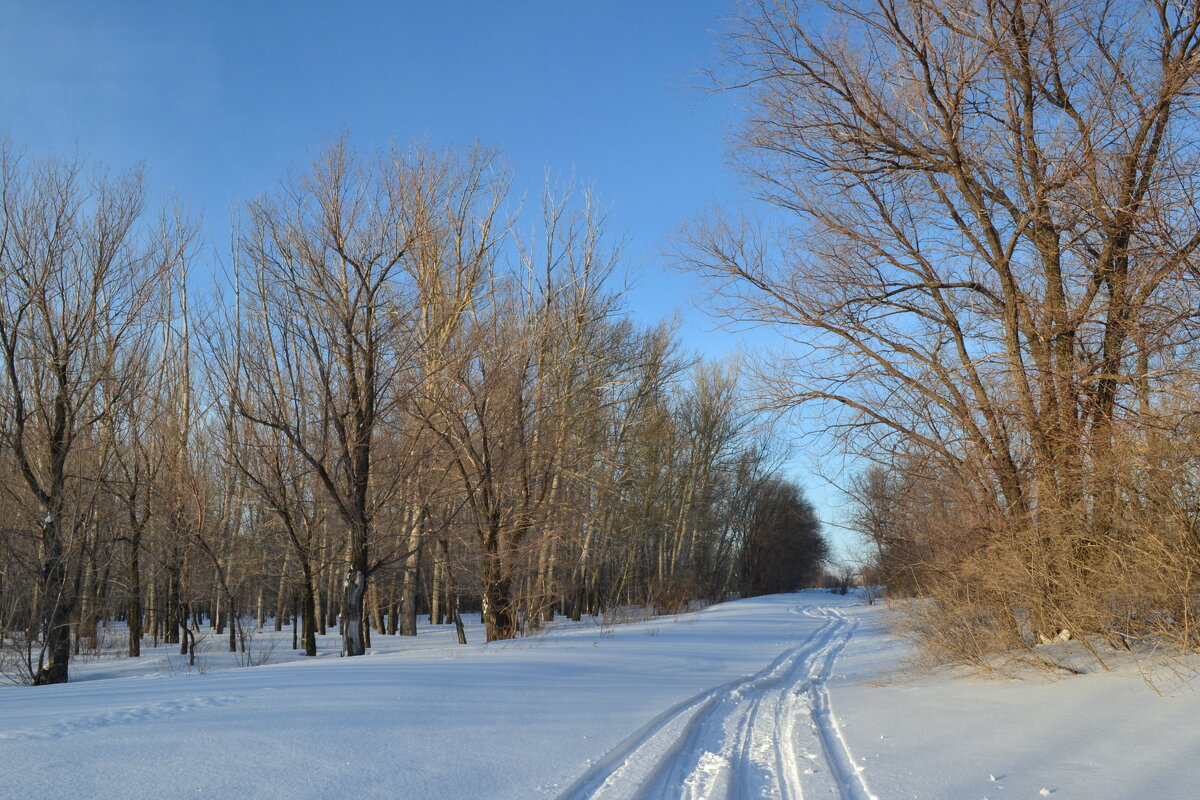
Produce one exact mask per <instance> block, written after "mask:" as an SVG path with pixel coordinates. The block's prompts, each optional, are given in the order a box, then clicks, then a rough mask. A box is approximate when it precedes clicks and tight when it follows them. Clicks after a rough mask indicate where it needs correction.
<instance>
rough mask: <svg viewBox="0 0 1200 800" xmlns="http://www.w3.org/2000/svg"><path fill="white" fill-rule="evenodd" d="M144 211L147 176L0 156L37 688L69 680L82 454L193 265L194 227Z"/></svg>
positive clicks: (8, 439)
mask: <svg viewBox="0 0 1200 800" xmlns="http://www.w3.org/2000/svg"><path fill="white" fill-rule="evenodd" d="M144 203H145V192H144V189H143V187H142V182H141V177H140V175H138V174H136V173H133V174H127V175H123V176H120V177H117V178H110V177H107V176H104V175H103V174H94V175H90V176H89V174H88V171H87V169H86V168H85V167H84V166H83V165H82V164H78V163H68V162H60V161H53V160H45V161H33V160H30V159H26V158H24V157H23V156H22V155H21V154H20V153H18V152H16V151H15V150H14V149H13V148H12V147H10V146H8V145H4V146H2V147H0V353H2V356H3V369H4V378H3V383H2V384H0V386H2V388H0V419H2V420H3V424H2V425H0V446H3V447H4V448H5V449H6V450H7V451H8V452H10V453H11V454H12V456H13V458H14V460H15V463H16V466H17V468H18V472H19V474H20V478H21V481H22V483H23V491H24V492H26V493H27V495H26V496H27V500H26V501H25V503H24V508H23V509H22V510H23V514H22V517H23V520H24V522H25V523H26V524H29V525H30V526H31V527H35V529H36V531H37V533H36V539H37V548H38V560H39V578H38V580H37V582H36V592H37V600H36V602H35V609H36V620H37V627H38V630H39V636H40V640H39V641H40V648H39V649H40V652H39V655H38V656H37V659H36V663H35V664H31V672H32V678H33V680H34V682H35V683H62V682H65V681H66V680H67V676H68V670H67V667H68V659H69V657H70V625H71V622H72V616H73V614H74V612H75V609H76V599H77V598H76V594H75V589H74V585H73V582H72V580H71V573H72V567H73V564H72V562H71V559H72V558H74V557H77V555H78V553H77V551H76V550H75V548H76V546H77V545H78V544H79V542H78V536H79V534H80V531H81V526H82V525H83V524H84V521H83V519H81V517H80V515H79V513H78V512H79V511H80V510H81V509H79V508H77V507H73V505H72V504H73V502H74V501H75V500H77V499H79V497H80V495H81V492H83V491H84V489H85V487H87V485H88V483H89V478H88V476H87V470H84V469H82V468H81V459H82V458H83V453H84V451H85V450H86V449H88V448H89V447H92V446H93V445H95V443H96V442H97V441H99V440H100V439H101V437H100V436H99V435H98V433H99V429H100V427H101V426H102V425H103V424H105V422H106V420H108V419H109V417H110V416H111V414H112V409H113V405H114V403H116V402H117V401H118V399H119V398H121V397H122V395H123V394H124V393H125V392H127V391H128V390H129V388H130V387H129V383H128V381H127V377H128V372H127V371H126V370H125V366H126V365H127V364H129V363H132V362H135V361H137V360H138V359H140V358H143V357H144V355H145V351H146V348H147V347H148V346H149V343H150V341H151V338H152V336H151V334H152V332H153V330H154V328H155V325H156V323H157V311H158V309H157V307H156V303H157V301H158V299H159V296H160V294H161V285H162V283H163V281H164V280H165V279H166V276H168V275H169V274H170V272H171V270H173V269H174V268H175V267H177V266H178V265H179V264H180V263H181V261H182V260H184V259H185V258H186V257H187V251H188V241H189V237H190V231H189V230H188V229H187V228H186V226H181V225H179V224H177V220H171V219H169V218H166V219H165V221H164V223H163V224H162V225H161V226H159V227H158V228H157V229H155V228H153V227H151V228H150V229H147V227H146V226H145V225H144V224H143V223H142V216H143V208H144ZM93 469H94V465H93ZM92 474H93V475H94V474H95V473H94V472H93V473H92ZM93 488H94V487H93Z"/></svg>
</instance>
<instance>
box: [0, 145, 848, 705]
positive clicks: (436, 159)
mask: <svg viewBox="0 0 1200 800" xmlns="http://www.w3.org/2000/svg"><path fill="white" fill-rule="evenodd" d="M510 189H511V180H510V178H509V171H508V169H507V167H506V165H505V164H504V161H503V159H502V158H501V157H500V156H499V155H498V154H497V153H494V152H491V151H489V150H486V149H484V148H483V147H474V148H465V149H452V150H446V151H435V150H433V149H431V148H428V147H424V146H411V147H398V146H397V147H392V148H389V149H385V150H380V151H377V152H357V151H356V150H355V149H354V148H353V147H352V146H351V145H350V144H349V142H348V141H347V139H346V138H345V137H343V138H340V139H336V140H333V141H331V142H330V143H328V145H327V146H326V147H325V148H324V149H323V150H321V151H320V153H319V155H317V156H316V157H315V158H314V159H313V160H312V163H311V164H310V165H309V167H308V169H307V170H305V171H302V172H298V173H296V174H292V175H289V176H287V177H285V178H284V179H282V180H281V181H280V182H279V184H278V185H277V186H276V187H274V188H272V189H269V190H268V191H266V192H265V193H264V194H262V195H261V196H260V197H258V198H257V199H255V200H253V201H251V202H250V203H248V204H246V206H245V207H244V209H242V210H241V211H240V212H239V214H238V215H237V217H236V219H235V224H234V231H235V233H234V237H233V241H232V242H231V244H230V248H229V253H228V254H225V255H224V256H223V257H222V258H220V259H216V260H213V259H211V252H210V251H209V250H207V249H206V248H204V247H202V246H201V242H202V237H203V235H204V234H203V231H202V230H201V229H200V227H199V225H198V224H197V223H196V222H195V221H194V220H192V219H190V218H189V217H188V215H187V214H186V212H184V211H183V210H181V209H180V208H179V207H178V206H172V205H168V206H164V207H157V208H155V207H152V204H151V203H150V201H149V199H148V190H147V188H146V185H145V181H144V179H143V176H142V175H141V174H140V173H137V172H133V173H127V174H121V175H116V176H112V175H110V174H109V173H107V172H106V171H104V170H103V169H101V168H99V167H97V166H95V165H91V164H87V163H84V162H81V161H66V160H61V159H55V158H50V157H32V156H29V155H28V154H27V153H25V152H23V151H22V150H21V149H19V148H17V147H16V146H14V145H12V144H6V145H4V147H3V149H2V150H0V354H2V358H0V363H2V365H3V370H4V375H3V380H2V381H0V516H2V518H3V520H4V527H3V538H2V542H3V545H2V548H0V632H2V635H3V655H2V656H0V658H2V659H3V660H2V663H0V668H2V669H3V672H4V674H5V676H6V677H8V678H10V679H12V680H16V681H19V682H28V683H34V684H48V683H62V682H65V681H66V680H67V679H68V677H69V663H70V659H71V657H72V655H78V654H79V653H81V652H84V653H87V652H88V651H89V650H90V649H94V648H95V647H96V646H97V637H98V630H100V629H101V628H103V627H106V626H108V625H110V624H113V623H123V624H124V625H125V627H126V628H127V630H128V645H127V648H126V652H127V654H128V655H129V656H131V657H136V656H138V655H139V653H140V649H141V647H142V643H143V642H145V641H149V642H152V643H153V644H154V645H155V646H157V645H158V643H159V642H167V643H178V644H179V646H180V652H181V653H189V651H190V653H191V655H192V656H193V657H194V653H195V642H196V634H197V632H198V631H200V629H201V626H205V629H206V630H210V631H215V634H216V635H218V636H227V637H228V647H229V649H230V650H231V651H232V650H235V649H236V648H238V647H242V648H244V647H245V642H246V638H247V637H246V630H247V628H251V629H252V628H254V627H255V626H259V627H260V626H262V625H264V624H271V623H273V624H274V625H275V627H276V629H277V630H278V629H279V628H280V626H281V625H282V624H283V623H284V622H285V621H287V620H297V621H299V629H300V632H299V636H298V637H297V638H298V640H297V642H296V646H297V647H300V648H302V649H303V650H304V651H305V652H306V653H307V654H308V655H316V649H317V639H316V636H317V634H318V633H321V634H324V633H325V632H326V630H327V629H335V630H337V631H339V632H340V635H341V641H342V653H343V654H344V655H347V656H354V655H361V654H363V653H364V652H365V651H366V649H367V648H368V647H369V646H370V641H371V637H372V635H375V636H386V635H399V636H415V635H416V617H417V615H418V614H423V615H424V614H427V615H429V617H430V619H431V621H432V622H434V623H435V624H448V625H449V624H456V625H457V626H458V630H459V635H460V641H461V640H463V639H462V631H463V628H462V622H461V617H460V611H462V610H468V609H469V610H471V611H475V612H481V613H482V617H483V621H484V625H485V628H486V634H487V639H488V640H489V641H491V640H497V639H507V638H511V637H515V636H519V635H522V634H523V633H526V632H529V631H531V630H535V629H537V628H538V626H539V625H540V624H542V623H543V622H544V621H547V620H551V619H553V618H554V616H555V615H556V614H562V615H567V616H569V617H571V618H573V619H576V620H578V619H579V618H580V616H581V615H596V614H599V613H601V611H603V610H605V609H609V608H616V607H622V606H635V605H636V606H641V607H644V608H648V609H655V610H658V611H673V610H678V609H682V608H686V607H687V606H688V604H689V603H691V602H694V601H697V600H704V599H708V600H719V599H722V598H725V597H728V596H731V595H737V594H761V593H766V592H773V591H781V590H793V589H796V588H800V587H802V586H804V585H806V584H808V583H810V582H812V581H813V580H815V579H816V577H817V576H818V575H819V574H820V572H821V570H822V565H823V562H824V559H825V557H826V550H827V546H826V544H825V541H824V539H823V538H822V537H821V534H820V524H819V523H818V522H817V520H816V516H815V512H814V510H813V508H812V506H811V504H810V503H809V502H808V501H807V500H806V499H805V497H804V494H803V492H802V491H801V490H800V488H799V487H797V486H795V485H793V484H792V483H789V482H788V481H787V480H786V479H785V478H783V477H782V475H781V471H780V464H781V453H782V451H781V448H780V447H779V446H778V444H777V443H775V442H774V441H773V440H772V439H771V437H770V426H769V425H768V424H766V422H765V420H764V419H763V418H762V416H761V415H759V414H757V413H755V412H754V410H753V409H752V408H751V407H750V406H749V405H748V404H747V403H746V402H745V398H744V397H743V396H742V395H743V391H742V389H741V388H740V387H739V366H738V364H737V363H735V362H711V361H703V360H699V359H697V358H696V357H695V356H693V355H690V354H688V353H687V352H686V351H685V350H684V348H683V346H682V345H681V343H680V342H679V341H678V338H677V337H676V335H675V333H674V331H673V329H672V327H671V325H670V324H669V323H666V322H664V323H661V324H658V325H653V326H649V327H643V326H638V325H636V324H634V323H633V322H631V321H630V319H629V318H628V316H627V315H626V314H625V313H624V312H623V310H622V305H621V303H622V298H621V292H620V289H619V288H617V287H618V285H619V282H620V278H621V275H620V271H621V269H622V264H621V258H620V253H619V251H618V250H616V249H614V248H613V247H612V246H611V245H610V244H608V238H609V237H608V236H607V234H606V232H605V230H604V219H603V215H602V214H600V213H598V211H597V209H596V208H595V206H594V204H593V203H592V202H591V201H590V199H589V198H588V197H587V196H586V193H580V192H572V191H570V189H569V188H564V189H562V190H561V191H560V190H559V189H557V188H556V187H553V186H551V187H549V188H548V189H547V191H546V192H545V194H544V196H543V197H542V198H541V201H540V203H534V204H532V205H533V206H535V210H534V211H533V212H532V213H531V212H530V211H528V210H526V211H524V212H523V211H521V210H520V209H519V205H520V204H517V203H514V202H513V198H512V197H511V192H510ZM514 209H515V210H514ZM530 217H533V218H536V221H534V222H530V221H529V218H530ZM205 253H209V256H208V258H209V259H210V260H208V261H205V260H204V259H205V258H206V256H205V255H204V254H205ZM200 274H219V275H220V277H219V279H218V280H217V285H216V286H215V287H209V288H208V291H207V292H201V291H198V290H197V289H196V288H195V287H196V286H197V285H201V286H205V285H207V284H206V283H205V282H204V281H201V280H197V278H196V276H197V275H200Z"/></svg>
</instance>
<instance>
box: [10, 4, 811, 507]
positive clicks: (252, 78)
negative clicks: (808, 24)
mask: <svg viewBox="0 0 1200 800" xmlns="http://www.w3.org/2000/svg"><path fill="white" fill-rule="evenodd" d="M733 6H734V3H733V0H674V2H667V1H665V0H662V1H659V2H646V1H645V0H642V1H641V2H638V1H636V0H611V1H610V2H599V1H597V0H593V1H592V2H584V1H583V0H539V2H527V1H525V0H489V1H486V2H485V1H484V0H473V1H471V2H467V1H466V0H461V1H458V0H444V1H443V0H425V1H423V2H418V1H417V0H404V1H398V2H382V1H378V0H377V1H374V2H345V3H341V2H312V1H311V0H302V1H301V2H248V1H247V2H235V1H234V0H225V1H224V2H218V1H209V2H204V1H202V2H190V3H189V2H165V1H164V2H148V1H147V0H140V1H139V2H134V1H133V0H105V1H104V2H95V0H93V1H92V2H79V1H78V0H73V1H71V2H52V1H49V0H47V1H45V2H37V1H36V0H30V1H29V2H15V1H10V0H0V13H2V15H3V16H2V17H0V19H3V23H4V24H3V25H2V26H0V134H2V135H7V136H8V137H9V138H11V139H12V140H13V141H14V142H15V143H16V144H18V145H24V146H27V147H28V148H29V149H30V150H31V151H32V152H33V153H38V154H40V153H54V154H59V155H63V154H65V155H71V154H73V153H79V154H80V155H81V156H83V157H84V158H86V159H88V160H94V161H97V162H100V163H102V164H105V165H107V166H109V167H111V168H113V169H124V168H128V167H130V166H133V165H135V164H138V163H144V164H145V167H146V173H147V178H148V182H149V184H150V186H151V187H152V188H153V189H154V190H156V191H160V192H172V191H173V192H176V193H177V194H178V195H179V196H180V197H181V198H183V199H184V200H185V201H187V202H188V203H189V204H190V206H191V208H192V210H193V211H195V212H199V213H201V214H203V216H204V222H205V229H206V232H207V234H208V235H209V237H210V238H211V240H212V241H215V242H217V243H218V245H217V246H216V247H215V248H212V249H210V251H209V253H208V255H209V256H210V257H211V256H212V255H213V254H214V253H216V252H220V251H223V250H224V249H225V248H224V244H223V243H224V242H226V241H227V240H228V236H227V231H228V220H229V218H230V213H231V210H232V209H234V208H236V207H238V206H239V205H240V204H241V203H243V202H244V201H245V200H247V199H249V198H251V197H253V196H255V195H257V194H258V193H260V192H262V191H264V190H266V189H267V188H269V187H270V186H272V184H273V183H274V182H275V181H276V180H277V179H278V178H279V176H280V175H282V174H283V173H284V172H285V171H286V170H287V169H289V168H292V167H301V166H303V164H304V163H305V161H306V160H307V158H308V157H309V156H310V155H311V154H312V153H313V152H314V151H315V150H317V149H319V148H320V146H321V144H322V142H323V141H324V140H326V139H327V138H329V137H331V136H334V135H337V134H339V133H340V132H343V131H345V132H348V133H349V134H350V137H351V140H352V141H353V143H354V144H355V145H356V146H358V147H360V148H367V149H369V148H374V147H379V146H383V145H386V144H387V143H389V142H390V141H392V140H396V141H399V142H401V143H407V142H409V141H413V140H421V141H428V142H429V143H430V144H431V145H433V146H436V147H441V146H446V145H452V144H469V143H471V142H473V141H475V140H479V141H480V142H482V143H483V144H485V145H487V146H489V147H494V148H498V149H500V150H501V151H503V152H504V153H505V155H506V156H507V158H508V160H509V161H510V162H511V164H512V165H513V166H514V168H515V169H516V177H517V188H518V190H520V191H524V192H526V193H528V194H529V195H530V196H531V197H536V195H537V192H538V190H539V189H540V186H541V184H542V182H543V180H544V177H545V175H546V171H547V170H550V171H552V172H553V173H555V174H557V175H559V176H564V177H570V176H574V178H575V179H576V180H577V181H579V182H581V183H584V184H590V185H592V186H593V187H594V189H595V191H596V192H597V195H598V196H599V198H600V199H601V200H602V201H603V202H605V203H606V204H610V205H611V208H612V212H611V215H610V223H611V228H612V231H613V233H614V234H616V235H617V236H619V237H622V238H624V239H625V240H626V242H627V245H626V249H625V253H626V255H627V257H628V261H629V262H630V266H631V268H632V271H633V272H634V274H635V275H636V280H637V285H636V286H635V287H634V289H633V290H632V291H631V293H630V295H629V306H630V309H631V310H632V311H633V313H635V314H636V315H637V316H638V317H639V318H641V319H643V320H646V321H651V320H657V319H660V318H662V317H664V316H667V315H669V314H672V313H674V312H676V311H678V312H679V313H680V314H681V317H682V320H683V327H682V331H681V333H682V335H683V337H684V340H685V342H686V343H687V345H688V346H689V347H691V348H693V349H695V350H698V351H700V352H703V353H707V354H710V355H722V354H724V353H728V352H731V351H732V350H734V349H736V347H737V346H738V341H739V337H736V336H734V335H732V334H730V333H728V332H725V331H721V330H715V324H714V323H713V322H712V321H711V320H709V319H708V318H707V317H706V316H705V315H704V314H703V313H702V312H701V311H699V310H697V309H695V308H694V307H693V302H694V301H697V300H699V299H701V297H702V291H701V289H700V287H699V285H698V282H697V281H696V280H695V279H694V278H692V277H691V276H688V275H682V274H679V273H677V272H674V271H672V270H670V269H668V268H666V267H665V266H664V264H663V259H662V257H661V253H662V252H663V250H664V249H666V248H668V247H669V241H670V236H671V234H672V232H673V231H674V230H675V228H676V227H677V226H679V225H680V224H682V223H683V222H685V221H686V220H687V219H688V218H689V217H690V216H691V215H693V214H695V213H697V212H698V211H701V210H703V209H704V208H707V207H710V206H712V205H714V204H716V203H720V202H723V201H729V200H731V199H733V198H734V197H735V196H736V195H737V192H738V179H737V177H736V176H735V175H734V173H733V172H732V171H731V170H730V169H729V168H728V165H727V160H726V155H725V140H724V137H725V132H726V130H728V129H729V128H730V127H731V126H736V124H737V123H738V113H737V108H736V102H735V99H734V98H732V97H729V96H725V95H713V94H711V93H708V92H705V91H703V90H701V89H699V88H697V87H698V86H699V85H702V84H703V79H702V78H701V77H700V71H702V70H704V69H706V68H712V67H715V66H717V65H718V62H719V50H720V48H719V39H718V35H717V32H718V31H720V30H722V29H723V28H724V27H725V23H724V22H723V18H724V17H725V16H726V15H728V14H730V13H731V12H732V10H733ZM751 340H752V344H762V343H764V339H763V337H762V336H758V335H755V336H752V337H751ZM796 472H797V473H798V474H797V477H799V478H800V479H801V481H802V482H803V483H805V484H807V485H808V488H809V490H810V495H811V496H812V497H813V498H814V500H815V501H817V502H818V504H819V505H822V506H825V508H823V509H822V512H823V514H825V515H830V514H831V511H832V509H831V508H830V507H829V506H830V504H831V502H832V499H833V495H832V494H831V493H829V492H828V491H826V490H824V489H822V488H821V487H820V486H819V485H818V482H817V481H816V480H815V479H813V478H810V477H808V476H806V475H805V474H803V472H804V471H803V470H802V469H801V468H799V467H798V468H797V470H796Z"/></svg>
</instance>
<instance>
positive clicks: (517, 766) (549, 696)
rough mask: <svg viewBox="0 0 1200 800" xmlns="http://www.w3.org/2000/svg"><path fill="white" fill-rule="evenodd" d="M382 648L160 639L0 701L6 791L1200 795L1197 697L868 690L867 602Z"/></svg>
mask: <svg viewBox="0 0 1200 800" xmlns="http://www.w3.org/2000/svg"><path fill="white" fill-rule="evenodd" d="M274 636H276V634H273V633H272V632H269V631H268V632H265V633H262V634H259V636H258V638H257V639H256V642H255V644H256V645H257V647H258V648H259V651H258V652H259V655H260V656H261V655H262V654H263V653H265V652H267V651H268V650H269V649H270V645H269V641H270V640H271V639H272V638H273V637H274ZM468 636H470V637H471V641H472V642H479V641H481V639H482V635H481V631H480V630H479V629H478V628H472V629H470V630H469V631H468ZM211 644H213V645H219V643H217V642H211ZM323 644H328V645H329V646H330V648H331V649H332V648H333V647H336V645H334V644H333V640H332V639H328V640H326V641H325V642H323ZM374 644H375V645H376V648H375V650H374V651H372V652H371V653H370V654H369V655H367V656H364V657H362V658H354V659H343V658H337V657H336V654H330V655H325V656H322V657H318V658H316V659H303V658H302V657H295V656H293V655H292V653H291V651H290V635H287V636H286V640H285V641H281V642H280V643H279V644H277V645H276V646H275V649H274V651H273V652H271V654H270V656H271V657H270V661H269V663H267V664H266V665H264V666H258V667H254V668H250V669H226V668H225V667H229V666H234V662H233V660H232V659H231V658H230V657H229V656H228V655H225V654H220V653H219V652H216V651H213V652H210V653H208V654H206V655H202V656H201V657H200V658H201V665H202V667H203V672H197V671H192V672H190V673H189V672H188V671H187V670H186V668H185V667H184V666H183V664H182V661H181V660H180V658H179V657H178V656H167V655H166V653H167V652H168V648H160V650H159V651H155V652H154V653H152V654H148V655H147V656H144V657H143V658H141V659H115V658H106V659H99V660H95V661H91V662H80V663H78V664H73V665H72V674H73V677H74V678H75V679H76V680H77V682H73V683H71V684H68V685H66V686H57V687H37V688H34V687H4V688H0V797H2V798H9V797H12V798H42V797H64V796H67V797H72V798H122V799H125V798H156V799H157V798H161V797H205V798H226V797H229V798H288V800H297V799H298V798H341V797H346V798H361V797H369V798H376V797H378V798H383V797H386V798H414V799H422V798H428V799H429V800H434V799H436V798H446V799H447V800H460V799H464V800H465V799H469V798H481V799H482V798H512V800H530V799H536V798H539V797H545V798H562V800H587V799H591V800H617V798H678V797H690V798H760V797H761V798H785V799H787V800H797V798H825V797H833V798H843V799H844V800H866V798H879V800H888V799H889V798H945V800H960V799H962V800H969V799H971V798H976V799H977V798H983V797H988V798H993V800H995V799H996V798H1039V797H1053V798H1063V799H1065V798H1089V800H1097V799H1100V798H1192V797H1197V796H1200V788H1198V786H1197V783H1198V781H1197V779H1198V778H1200V768H1197V766H1196V763H1197V762H1196V756H1197V753H1198V752H1200V696H1198V695H1197V694H1196V693H1194V692H1192V691H1190V690H1186V689H1185V690H1184V691H1182V692H1181V693H1179V694H1176V695H1174V696H1159V695H1157V694H1155V693H1154V692H1153V691H1152V690H1151V689H1150V688H1149V687H1147V686H1146V684H1145V683H1144V682H1143V681H1142V680H1141V679H1140V677H1139V676H1138V674H1137V673H1136V671H1132V670H1131V671H1129V672H1124V673H1121V672H1118V673H1100V674H1092V675H1086V676H1082V677H1074V678H1070V679H1068V680H1060V681H1057V682H1052V681H1051V680H1049V679H1047V678H1045V677H1043V676H1029V677H1028V678H1027V679H1025V680H1015V681H1014V680H1009V681H987V680H980V679H962V678H953V677H951V676H949V675H946V674H936V675H927V676H921V677H918V678H915V679H911V680H907V679H906V680H902V681H887V682H884V683H882V684H881V683H880V682H879V681H878V679H879V678H880V677H881V676H887V675H888V674H889V673H891V672H892V670H894V668H895V665H896V663H897V661H898V659H900V658H901V657H903V656H904V655H905V652H906V651H905V645H903V644H902V643H900V642H898V641H897V640H896V639H894V638H892V637H891V636H889V635H888V634H887V633H886V630H885V628H884V626H883V624H882V619H881V615H880V608H879V607H878V606H875V607H868V606H865V605H861V604H859V603H858V601H857V600H856V599H855V598H853V597H850V598H843V597H838V596H836V595H832V594H829V593H827V592H803V593H800V594H795V595H782V596H775V597H766V598H754V599H750V600H743V601H738V602H733V603H726V604H724V605H720V606H715V607H713V608H709V609H706V610H704V611H700V612H697V613H691V614H684V615H680V616H678V617H665V618H658V619H654V620H647V621H643V622H637V623H633V624H627V625H619V626H612V627H610V626H603V627H601V626H596V625H595V624H592V625H566V626H561V627H558V628H556V629H554V630H552V631H550V632H548V633H546V634H545V635H543V636H540V637H537V638H532V639H525V640H520V641H516V642H506V643H497V644H491V645H482V644H474V643H473V644H470V645H467V646H465V647H464V646H459V645H456V644H454V643H453V630H452V629H450V628H448V627H443V628H439V629H434V628H428V627H426V628H422V629H421V632H420V635H419V636H418V637H417V638H416V639H415V640H414V639H411V638H410V639H407V640H403V639H399V638H398V637H382V636H377V637H375V642H374Z"/></svg>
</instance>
